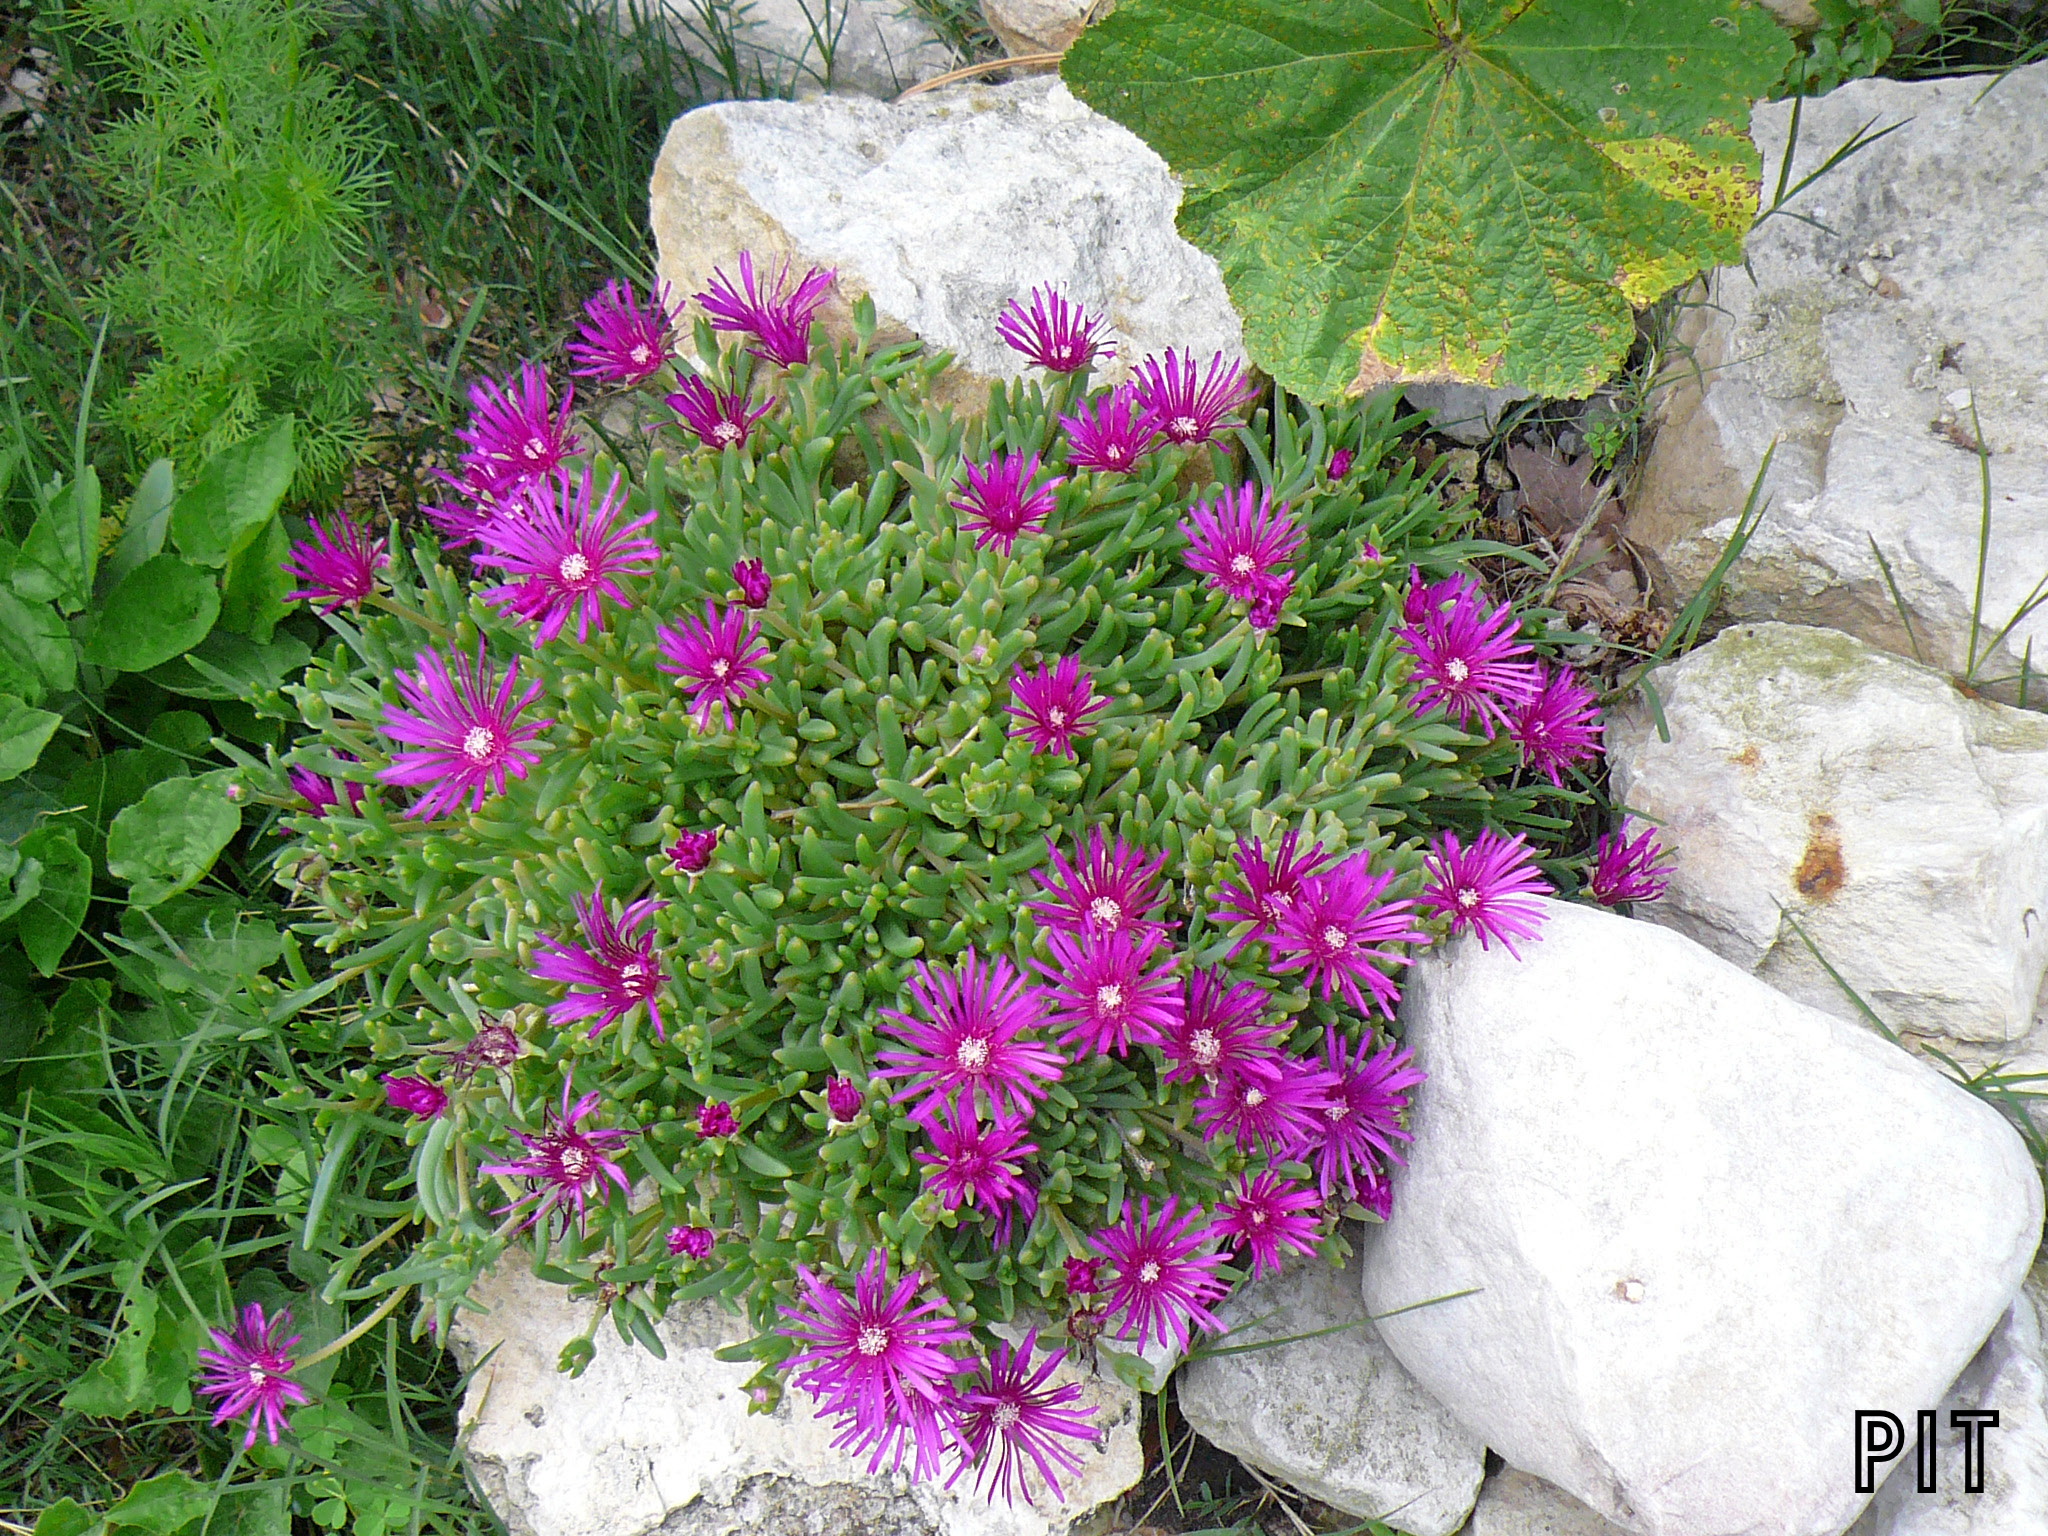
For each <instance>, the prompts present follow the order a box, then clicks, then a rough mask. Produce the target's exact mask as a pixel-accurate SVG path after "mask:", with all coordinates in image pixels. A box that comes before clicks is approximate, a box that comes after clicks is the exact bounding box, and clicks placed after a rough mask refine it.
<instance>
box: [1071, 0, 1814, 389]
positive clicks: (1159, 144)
mask: <svg viewBox="0 0 2048 1536" xmlns="http://www.w3.org/2000/svg"><path fill="white" fill-rule="evenodd" d="M1790 53H1791V44H1790V41H1789V39H1788V38H1787V37H1786V35H1785V33H1784V31H1783V29H1782V28H1781V27H1780V26H1779V25H1778V24H1777V22H1776V21H1775V20H1774V18H1773V17H1772V16H1771V14H1770V13H1769V12H1768V11H1766V10H1764V9H1763V8H1762V7H1760V6H1755V5H1749V4H1742V3H1738V0H1659V3H1657V4H1648V3H1641V4H1639V3H1635V0H1534V3H1529V0H1512V3H1510V0H1386V3H1371V4H1368V3H1366V0H1326V3H1324V4H1320V5H1316V6H1313V7H1304V6H1301V5H1299V4H1293V3H1286V0H1220V3H1196V0H1124V3H1123V4H1121V5H1119V6H1118V7H1117V9H1116V10H1115V12H1114V13H1113V14H1111V15H1110V16H1109V17H1107V18H1106V19H1105V20H1103V21H1102V22H1100V23H1098V24H1097V25H1095V26H1093V27H1091V28H1090V29H1089V30H1088V31H1087V32H1086V33H1084V34H1083V35H1082V36H1081V38H1080V39H1079V40H1078V41H1077V42H1076V43H1075V44H1074V46H1073V48H1072V49H1071V50H1069V52H1068V54H1067V56H1066V61H1065V63H1064V65H1063V66H1062V73H1063V74H1064V76H1065V78H1066V80H1067V83H1068V84H1069V85H1070V86H1071V87H1072V88H1073V90H1074V93H1075V94H1076V95H1077V96H1079V97H1081V98H1082V99H1083V100H1084V101H1086V102H1088V103H1089V105H1091V106H1093V107H1095V108H1096V109H1097V110H1098V111H1101V112H1104V113H1107V114H1108V115H1109V116H1111V117H1114V118H1116V119H1117V120H1118V121H1119V122H1121V123H1123V124H1125V125H1126V126H1127V127H1129V128H1131V129H1132V130H1134V131H1135V132H1136V133H1137V134H1138V135H1139V136H1140V137H1142V138H1143V139H1144V140H1145V141H1146V142H1147V143H1149V144H1150V145H1151V146H1152V147H1153V148H1154V149H1156V150H1157V151H1159V153H1160V154H1161V155H1162V156H1163V157H1164V158H1165V159H1166V161H1167V163H1168V164H1169V165H1170V166H1172V168H1173V170H1174V172H1175V173H1176V174H1177V175H1178V176H1179V177H1180V178H1181V180H1182V182H1183V183H1184V184H1185V186H1186V188H1187V191H1186V195H1185V197H1184V198H1183V201H1182V203H1181V211H1180V228H1181V232H1182V233H1183V234H1185V235H1186V236H1187V237H1188V239H1190V240H1191V241H1193V242H1194V243H1195V244H1196V245H1198V246H1200V247H1201V248H1202V249H1204V250H1206V251H1208V252H1210V253H1211V254H1212V255H1214V256H1215V257H1216V259H1217V261H1218V263H1219V264H1220V265H1221V266H1222V269H1223V277H1224V282H1225V284H1226V285H1227V286H1228V288H1229V290H1230V294H1231V297H1232V299H1233V300H1234V301H1235V302H1236V304H1237V307H1238V309H1239V310H1240V311H1241V312H1242V313H1243V315H1244V317H1245V337H1246V342H1247V345H1248V346H1249V348H1250V350H1251V353H1252V355H1253V357H1254V358H1255V359H1256V360H1257V361H1258V362H1259V363H1260V365H1261V366H1262V367H1264V368H1266V369H1267V370H1268V371H1269V372H1270V373H1271V374H1272V375H1273V376H1274V377H1275V378H1276V379H1278V380H1279V381H1280V382H1281V383H1282V384H1284V385H1286V386H1287V387H1288V388H1290V389H1292V390H1295V391H1297V392H1299V393H1301V394H1303V395H1305V396H1308V397H1310V398H1313V399H1317V400H1331V399H1334V398H1336V397H1337V396H1338V395H1339V394H1340V393H1342V392H1344V391H1345V390H1346V389H1347V388H1351V387H1354V386H1362V385H1369V384H1373V383H1378V382H1381V381H1383V380H1391V379H1397V378H1461V379H1477V380H1480V381H1482V382H1487V383H1496V384H1514V385H1518V386H1520V387H1522V388H1524V389H1527V390H1530V391H1533V392H1535V393H1537V394H1547V395H1556V396H1571V395H1583V394H1585V393H1587V392H1589V391H1590V390H1592V389H1593V388H1594V387H1595V386H1596V385H1598V384H1599V383H1600V382H1601V380H1603V379H1604V378H1605V377H1606V376H1607V375H1608V374H1609V373H1611V372H1612V371H1613V369H1614V368H1615V366H1616V365H1617V364H1618V363H1619V362H1620V361H1621V359H1622V358H1623V356H1624V355H1625V354H1626V352H1627V350H1628V347H1629V345H1630V343H1631V341H1632V340H1633V337H1634V328H1633V325H1632V323H1631V307H1632V306H1638V305H1643V304H1647V303H1649V302H1650V301H1651V300H1653V299H1655V298H1657V297H1658V296H1659V295H1661V294H1663V293H1664V292H1666V291H1667V290H1669V289H1671V288H1672V287H1674V286H1676V285H1677V284H1679V283H1681V282H1683V281H1685V280H1686V279H1688V278H1690V277H1691V276H1692V275H1693V274H1694V273H1695V272H1696V271H1698V269H1699V268H1700V267H1701V266H1704V265H1711V264H1713V263H1716V262H1727V261H1739V260H1740V259H1741V254H1742V237H1743V235H1744V234H1745V232H1746V231H1747V230H1748V227H1749V223H1750V220H1751V218H1752V217H1753V215H1754V213H1755V206H1756V190H1757V175H1758V167H1757V155H1756V150H1755V147H1754V146H1753V145H1752V144H1751V143H1750V142H1749V140H1748V138H1747V135H1746V129H1747V126H1748V121H1749V103H1750V102H1751V100H1752V99H1754V98H1756V97H1759V96H1762V95H1764V94H1766V93H1767V92H1768V91H1769V89H1770V87H1771V85H1772V84H1773V82H1775V81H1776V80H1777V79H1778V78H1779V77H1780V75H1781V74H1782V73H1783V70H1784V67H1785V63H1786V60H1787V58H1788V57H1789V55H1790Z"/></svg>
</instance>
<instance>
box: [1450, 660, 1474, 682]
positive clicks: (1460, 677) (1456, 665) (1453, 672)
mask: <svg viewBox="0 0 2048 1536" xmlns="http://www.w3.org/2000/svg"><path fill="white" fill-rule="evenodd" d="M1444 675H1445V676H1446V677H1448V678H1449V679H1450V680H1451V681H1452V682H1454V683H1462V682H1464V681H1465V680H1466V679H1467V678H1469V677H1470V676H1471V675H1472V669H1471V668H1470V667H1468V666H1466V665H1465V663H1464V661H1463V660H1462V659H1460V658H1459V657H1456V656H1453V657H1452V658H1451V659H1450V660H1449V661H1448V662H1446V663H1445V664H1444Z"/></svg>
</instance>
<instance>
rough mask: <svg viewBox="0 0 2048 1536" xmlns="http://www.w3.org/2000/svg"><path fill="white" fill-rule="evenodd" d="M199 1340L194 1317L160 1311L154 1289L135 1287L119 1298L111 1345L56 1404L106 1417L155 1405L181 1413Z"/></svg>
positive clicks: (148, 1409)
mask: <svg viewBox="0 0 2048 1536" xmlns="http://www.w3.org/2000/svg"><path fill="white" fill-rule="evenodd" d="M202 1342H203V1334H202V1332H201V1330H200V1328H199V1325H198V1322H197V1320H195V1319H193V1318H189V1317H179V1316H172V1315H169V1314H167V1313H165V1312H163V1311H162V1309H161V1308H160V1307H159V1304H158V1301H157V1296H156V1293H155V1292H154V1291H151V1290H149V1289H147V1288H144V1289H142V1290H138V1291H136V1292H135V1293H134V1294H132V1295H131V1296H129V1297H128V1299H127V1301H126V1302H124V1303H123V1304H122V1307H121V1318H120V1331H119V1333H117V1334H116V1335H115V1338H114V1347H113V1348H112V1349H110V1350H108V1351H107V1354H106V1358H105V1359H102V1360H98V1361H95V1362H94V1363H93V1364H92V1366H91V1367H89V1368H88V1369H87V1370H86V1372H85V1374H84V1375H82V1376H80V1377H79V1378H78V1380H77V1381H75V1382H74V1383H72V1385H71V1389H70V1390H69V1391H67V1392H66V1393H65V1394H64V1398H63V1401H62V1403H61V1404H60V1406H62V1407H64V1408H68V1409H69V1410H71V1411H72V1412H73V1413H89V1414H92V1415H93V1416H95V1417H96V1418H107V1419H125V1418H127V1417H128V1416H129V1415H130V1414H136V1413H149V1412H152V1411H154V1410H156V1409H159V1408H169V1409H171V1410H172V1411H174V1412H177V1413H184V1412H186V1411H188V1410H189V1409H190V1408H191V1406H192V1385H191V1382H192V1372H193V1370H194V1368H195V1367H196V1366H197V1365H198V1358H199V1346H200V1344H201V1343H202Z"/></svg>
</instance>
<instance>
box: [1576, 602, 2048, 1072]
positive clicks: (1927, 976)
mask: <svg viewBox="0 0 2048 1536" xmlns="http://www.w3.org/2000/svg"><path fill="white" fill-rule="evenodd" d="M1653 682H1654V685H1655V687H1656V689H1657V694H1658V698H1659V700H1660V702H1661V706H1662V710H1663V716H1664V719H1665V721H1666V723H1667V724H1668V726H1669V728H1670V733H1671V739H1670V741H1669V742H1665V741H1663V740H1660V739H1659V735H1658V730H1657V723H1656V719H1655V717H1654V715H1653V714H1652V712H1651V711H1650V709H1649V707H1648V706H1647V704H1646V703H1645V702H1644V701H1643V700H1641V699H1637V700H1635V701H1633V702H1632V703H1631V704H1630V705H1629V706H1628V707H1627V708H1625V709H1622V710H1619V711H1616V712H1615V713H1614V714H1613V715H1612V716H1611V717H1610V719H1609V721H1608V725H1607V731H1606V742H1607V754H1608V761H1609V763H1610V765H1611V766H1612V769H1613V775H1614V793H1615V798H1616V799H1617V801H1619V802H1620V803H1622V804H1625V805H1628V806H1630V807H1632V808H1634V809H1636V810H1639V811H1641V812H1643V813H1644V814H1645V815H1647V816H1649V817H1651V818H1653V819H1654V820H1657V821H1660V822H1662V823H1663V824H1664V827H1665V836H1664V842H1665V843H1666V844H1667V846H1669V847H1670V848H1671V850H1672V851H1673V852H1674V853H1675V854H1676V863H1675V864H1674V865H1673V869H1674V874H1673V877H1672V882H1671V888H1670V890H1669V892H1667V894H1666V895H1665V897H1664V899H1663V900H1662V901H1660V902H1656V903H1654V904H1651V905H1648V906H1645V907H1643V908H1642V909H1641V914H1640V915H1642V916H1646V917H1649V918H1652V919H1653V920H1655V921H1657V922H1660V923H1666V924H1669V925H1670V926H1671V927H1674V928H1676V929H1678V930H1679V931H1680V932H1682V933H1685V934H1687V935H1689V936H1690V937H1692V938H1694V939H1697V940H1698V941H1699V942H1700V943H1702V944H1704V945H1706V946H1707V947H1708V948H1709V949H1711V950H1713V951H1714V952H1715V953H1716V954H1719V955H1720V956H1722V957H1723V958H1724V959H1727V960H1732V961H1734V962H1735V963H1736V964H1737V965H1740V966H1742V967H1743V968H1744V969H1745V970H1748V971H1752V972H1754V973H1755V974H1757V975H1758V976H1761V977H1762V978H1763V979H1764V980H1766V981H1769V982H1770V983H1771V984H1772V985H1774V986H1776V987H1778V988H1780V989H1781V990H1783V991H1785V992H1788V993H1790V994H1791V995H1792V996H1794V997H1797V998H1799V999H1800V1000H1801V1001H1803V1002H1807V1003H1811V1004H1813V1005H1814V1006H1816V1007H1819V1008H1823V1009H1826V1010H1827V1011H1828V1012H1830V1013H1835V1014H1839V1015H1840V1016H1842V1017H1844V1018H1849V1019H1854V1018H1856V1017H1857V1016H1858V1015H1857V1013H1856V1010H1855V1006H1854V1004H1853V1003H1851V1002H1850V1000H1849V999H1848V998H1847V997H1846V996H1845V995H1844V993H1843V992H1842V990H1841V988H1840V987H1839V986H1837V985H1836V984H1835V982H1834V981H1833V980H1831V979H1830V978H1829V977H1828V975H1827V973H1826V972H1825V971H1824V970H1823V969H1822V968H1821V966H1820V964H1819V963H1818V962H1817V961H1816V960H1815V959H1814V958H1813V954H1812V951H1811V950H1809V949H1808V948H1807V946H1806V944H1805V943H1804V942H1802V941H1801V939H1800V938H1799V936H1798V934H1797V933H1796V932H1795V931H1794V928H1793V923H1794V922H1796V923H1797V924H1798V925H1799V926H1800V927H1802V928H1804V929H1805V930H1806V933H1807V934H1808V936H1809V937H1811V938H1812V940H1813V942H1814V944H1815V945H1817V946H1818V947H1819V949H1820V951H1821V953H1822V954H1823V955H1825V956H1826V957H1827V959H1828V961H1829V963H1831V964H1832V965H1833V966H1834V967H1835V968H1836V969H1837V970H1839V971H1840V972H1841V973H1842V975H1843V977H1844V978H1845V979H1846V980H1847V981H1848V982H1849V983H1850V985H1852V986H1853V987H1855V988H1856V990H1857V992H1858V993H1860V994H1861V995H1862V997H1863V998H1864V999H1865V1001H1867V1002H1868V1003H1870V1005H1871V1006H1872V1007H1873V1008H1874V1009H1876V1011H1877V1013H1878V1014H1879V1016H1880V1017H1882V1018H1884V1019H1885V1020H1886V1021H1887V1022H1888V1023H1890V1024H1891V1025H1892V1027H1893V1028H1895V1029H1897V1030H1900V1031H1903V1032H1909V1033H1911V1034H1913V1035H1915V1036H1918V1037H1923V1038H1928V1039H1933V1040H1937V1041H1939V1042H1942V1043H1944V1045H1945V1046H1946V1045H1953V1044H1954V1043H1955V1042H2002V1041H2011V1040H2017V1039H2019V1038H2020V1037H2021V1036H2023V1035H2025V1034H2026V1033H2027V1032H2028V1030H2029V1029H2030V1028H2031V1027H2032V1023H2033V1019H2034V1011H2035V1005H2036V999H2037V996H2038V995H2039V993H2040V991H2041V982H2042V976H2043V974H2044V972H2048V717H2044V716H2042V715H2039V714H2035V713H2033V712H2031V711H2022V710H2017V709H2010V708H2007V707H2006V706H2004V705H2002V704H1995V703H1991V702H1989V701H1987V700H1981V699H1972V698H1969V697H1967V696H1966V695H1964V694H1962V693H1960V692H1958V691H1957V690H1956V689H1955V687H1954V686H1953V685H1952V684H1951V683H1950V681H1949V680H1948V679H1947V678H1946V677H1943V676H1942V675H1941V674H1939V673H1937V672H1934V671H1931V670H1929V669H1928V668H1926V667H1921V666H1918V665H1916V664H1914V663H1913V662H1910V661H1905V660H1902V659H1901V658H1899V657H1897V656H1893V655H1891V654H1889V653H1887V652H1885V651H1881V650H1877V649H1875V648H1873V647H1871V646H1868V645H1865V644H1864V643H1863V642H1862V641H1860V640H1855V639H1852V638H1850V637H1849V636H1847V635H1844V634H1840V633H1838V632H1836V631H1834V630H1827V629H1811V628H1805V627H1801V626H1795V625H1787V624H1755V625H1738V626H1735V627H1733V628H1730V629H1727V630H1724V631H1722V632H1721V634H1720V635H1718V636H1716V637H1715V639H1714V640H1713V642H1712V643H1711V644H1709V645H1705V646H1702V647H1701V648H1700V649H1698V650H1696V651H1693V652H1692V653H1691V654H1689V655H1687V656H1685V657H1682V658H1681V659H1679V660H1678V661H1675V662H1673V663H1671V664H1669V665H1668V666H1665V667H1662V668H1660V669H1659V670H1658V671H1657V673H1656V675H1655V677H1654V679H1653ZM1787 913H1789V914H1790V919H1789V920H1788V919H1787V917H1786V915H1785V914H1787Z"/></svg>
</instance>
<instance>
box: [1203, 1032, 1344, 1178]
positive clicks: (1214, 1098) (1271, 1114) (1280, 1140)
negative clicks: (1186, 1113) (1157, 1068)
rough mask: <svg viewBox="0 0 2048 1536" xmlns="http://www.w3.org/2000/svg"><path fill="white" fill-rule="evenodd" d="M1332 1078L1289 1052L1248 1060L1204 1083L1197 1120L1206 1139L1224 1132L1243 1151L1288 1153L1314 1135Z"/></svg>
mask: <svg viewBox="0 0 2048 1536" xmlns="http://www.w3.org/2000/svg"><path fill="white" fill-rule="evenodd" d="M1335 1083H1336V1079H1335V1077H1334V1076H1333V1075H1332V1074H1331V1073H1330V1072H1328V1071H1325V1070H1324V1069H1323V1068H1320V1067H1313V1066H1310V1065H1309V1064H1308V1063H1306V1062H1304V1061H1300V1060H1298V1059H1296V1058H1295V1057H1292V1056H1278V1057H1275V1058H1273V1059H1272V1060H1269V1061H1249V1062H1246V1063H1245V1064H1244V1065H1243V1066H1241V1067H1240V1068H1239V1069H1238V1070H1237V1071H1235V1072H1231V1073H1228V1074H1225V1075H1223V1076H1220V1077H1217V1078H1215V1079H1213V1080H1211V1081H1210V1082H1209V1083H1208V1085H1207V1088H1206V1090H1205V1091H1204V1092H1203V1094H1202V1096H1201V1097H1200V1098H1198V1099H1196V1100H1195V1124H1196V1125H1198V1126H1200V1127H1201V1130H1202V1138H1203V1140H1205V1141H1214V1140H1215V1139H1216V1138H1217V1137H1218V1136H1220V1135H1223V1134H1224V1133H1225V1132H1228V1133H1229V1134H1230V1136H1231V1137H1232V1138H1233V1139H1235V1141H1236V1142H1237V1144H1238V1145H1239V1146H1240V1147H1243V1148H1245V1149H1247V1150H1249V1149H1251V1148H1257V1149H1259V1150H1260V1151H1262V1152H1264V1153H1265V1154H1266V1155H1267V1156H1269V1157H1275V1158H1279V1157H1290V1156H1292V1155H1294V1154H1295V1153H1296V1152H1299V1151H1300V1150H1301V1149H1302V1148H1303V1147H1306V1146H1307V1145H1308V1144H1309V1143H1310V1142H1311V1141H1313V1140H1314V1139H1315V1137H1316V1135H1317V1133H1318V1131H1319V1129H1320V1127H1319V1126H1318V1125H1317V1117H1318V1116H1320V1115H1321V1114H1322V1112H1323V1110H1324V1108H1325V1106H1326V1104H1327V1101H1328V1095H1329V1091H1330V1089H1331V1088H1332V1087H1334V1086H1335Z"/></svg>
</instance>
